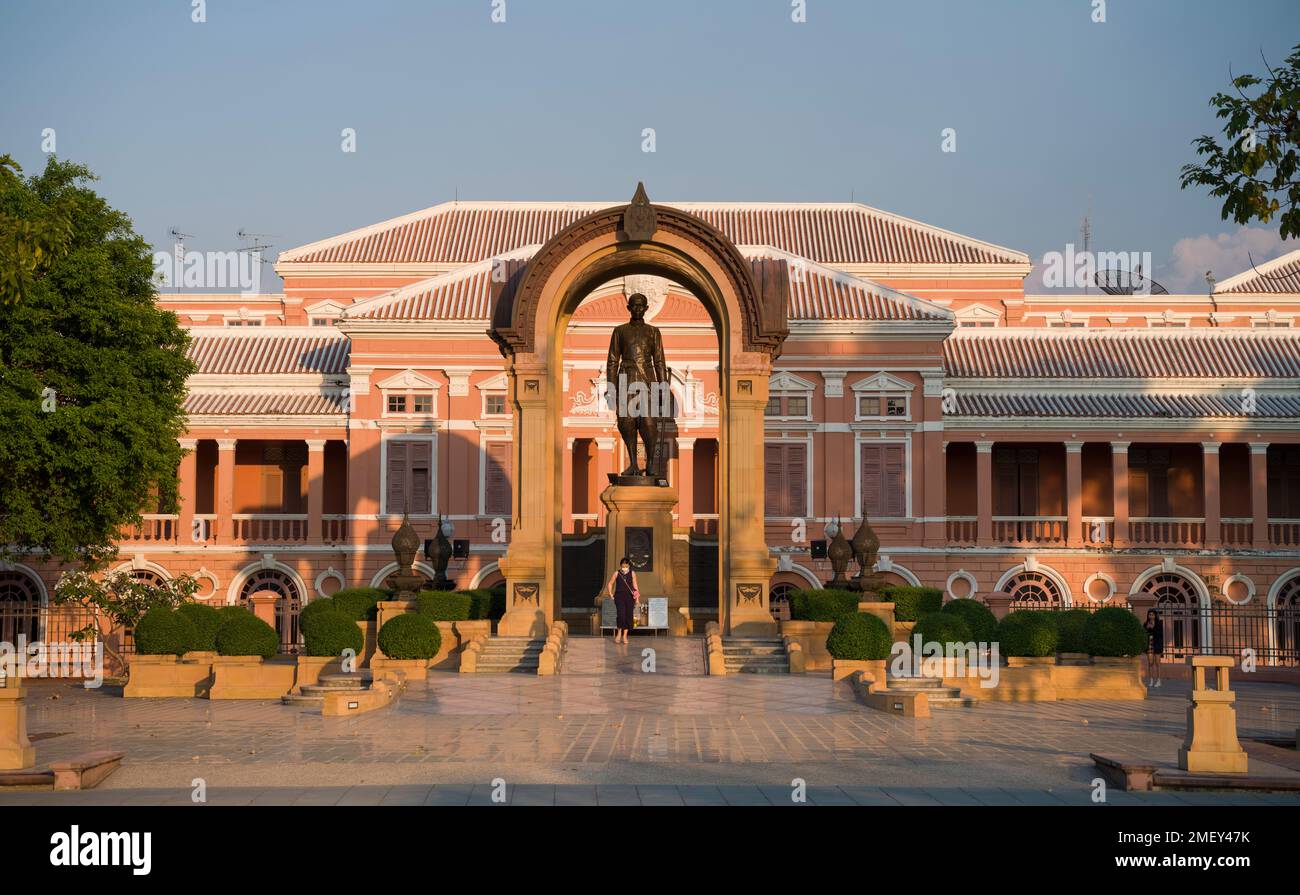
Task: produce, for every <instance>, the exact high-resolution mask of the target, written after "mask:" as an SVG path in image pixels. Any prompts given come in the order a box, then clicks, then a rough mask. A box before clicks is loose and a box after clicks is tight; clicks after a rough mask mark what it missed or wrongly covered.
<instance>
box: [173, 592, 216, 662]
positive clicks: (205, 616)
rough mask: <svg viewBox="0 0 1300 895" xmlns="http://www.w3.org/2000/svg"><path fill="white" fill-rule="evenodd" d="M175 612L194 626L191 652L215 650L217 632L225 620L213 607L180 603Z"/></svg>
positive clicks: (203, 604) (205, 604)
mask: <svg viewBox="0 0 1300 895" xmlns="http://www.w3.org/2000/svg"><path fill="white" fill-rule="evenodd" d="M176 611H177V612H179V613H180V614H181V615H183V616H185V617H186V618H188V619H189V620H190V622H191V623H192V624H193V625H194V640H193V641H192V642H191V643H190V649H191V650H201V651H203V652H212V651H213V650H215V649H216V648H217V631H218V630H219V629H220V628H221V625H222V623H223V622H224V621H225V620H226V618H225V616H223V615H222V614H221V612H220V611H219V610H218V609H217V608H216V607H215V606H209V605H208V604H207V603H182V604H181V605H180V606H178V607H177V608H176Z"/></svg>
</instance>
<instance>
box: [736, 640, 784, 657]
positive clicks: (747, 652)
mask: <svg viewBox="0 0 1300 895" xmlns="http://www.w3.org/2000/svg"><path fill="white" fill-rule="evenodd" d="M722 654H723V655H724V656H784V655H785V647H784V646H735V645H728V644H725V643H724V644H723V645H722Z"/></svg>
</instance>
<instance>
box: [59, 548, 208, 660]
mask: <svg viewBox="0 0 1300 895" xmlns="http://www.w3.org/2000/svg"><path fill="white" fill-rule="evenodd" d="M198 589H199V584H198V582H197V581H195V580H194V579H193V578H191V577H189V576H188V575H181V576H179V577H176V578H169V579H166V580H164V581H162V582H161V583H157V584H155V583H152V582H149V581H141V580H140V579H138V578H133V577H132V576H131V575H130V573H128V572H112V573H110V574H108V575H104V576H102V577H96V576H95V575H94V574H92V573H91V572H89V571H87V570H85V569H78V570H76V571H72V572H67V573H65V574H64V575H63V576H62V577H60V578H59V582H58V584H56V585H55V586H54V594H53V596H52V597H51V598H50V603H51V604H52V605H54V606H69V605H70V606H85V607H87V608H89V609H93V610H94V611H95V620H94V621H93V622H91V623H90V624H88V625H86V627H84V628H82V629H81V630H79V631H74V632H73V634H72V639H73V640H100V641H102V642H103V643H104V652H106V653H108V655H109V657H110V658H111V659H113V660H114V662H115V663H116V665H117V667H119V668H125V667H126V661H125V658H124V657H123V656H122V654H121V653H120V652H118V651H117V650H116V649H114V648H113V645H112V642H111V641H110V639H109V636H108V635H109V634H110V633H111V632H112V631H114V630H116V629H119V628H134V627H135V626H136V624H137V623H138V622H139V621H140V619H142V618H144V616H145V614H146V613H148V612H149V611H150V610H153V609H164V610H168V611H170V610H172V609H175V608H176V607H178V606H180V605H181V604H183V603H186V602H188V601H190V600H192V599H194V594H195V593H196V592H197V591H198Z"/></svg>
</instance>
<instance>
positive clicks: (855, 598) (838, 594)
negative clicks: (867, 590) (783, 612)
mask: <svg viewBox="0 0 1300 895" xmlns="http://www.w3.org/2000/svg"><path fill="white" fill-rule="evenodd" d="M861 599H862V594H860V593H858V592H857V591H852V590H831V589H830V588H826V589H823V590H797V591H795V592H794V593H792V594H790V618H791V619H794V620H797V621H804V622H834V621H839V620H840V618H842V617H843V616H845V615H857V614H858V602H859V601H860V600H861Z"/></svg>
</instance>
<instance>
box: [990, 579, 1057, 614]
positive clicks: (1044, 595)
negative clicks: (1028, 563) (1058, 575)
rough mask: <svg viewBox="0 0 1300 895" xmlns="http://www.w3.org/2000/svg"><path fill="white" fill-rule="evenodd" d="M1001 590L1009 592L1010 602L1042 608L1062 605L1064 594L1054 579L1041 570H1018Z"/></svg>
mask: <svg viewBox="0 0 1300 895" xmlns="http://www.w3.org/2000/svg"><path fill="white" fill-rule="evenodd" d="M1002 590H1003V591H1004V592H1005V593H1009V594H1011V604H1012V606H1013V607H1014V606H1015V605H1016V604H1025V605H1027V606H1030V607H1041V608H1043V609H1047V608H1051V607H1056V606H1064V605H1065V596H1064V594H1063V593H1062V592H1061V585H1060V584H1058V583H1057V582H1056V579H1054V578H1052V577H1050V576H1048V575H1044V574H1043V573H1042V572H1018V573H1017V574H1015V575H1013V576H1012V577H1011V578H1010V580H1008V581H1007V583H1006V584H1005V585H1003V587H1002Z"/></svg>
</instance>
